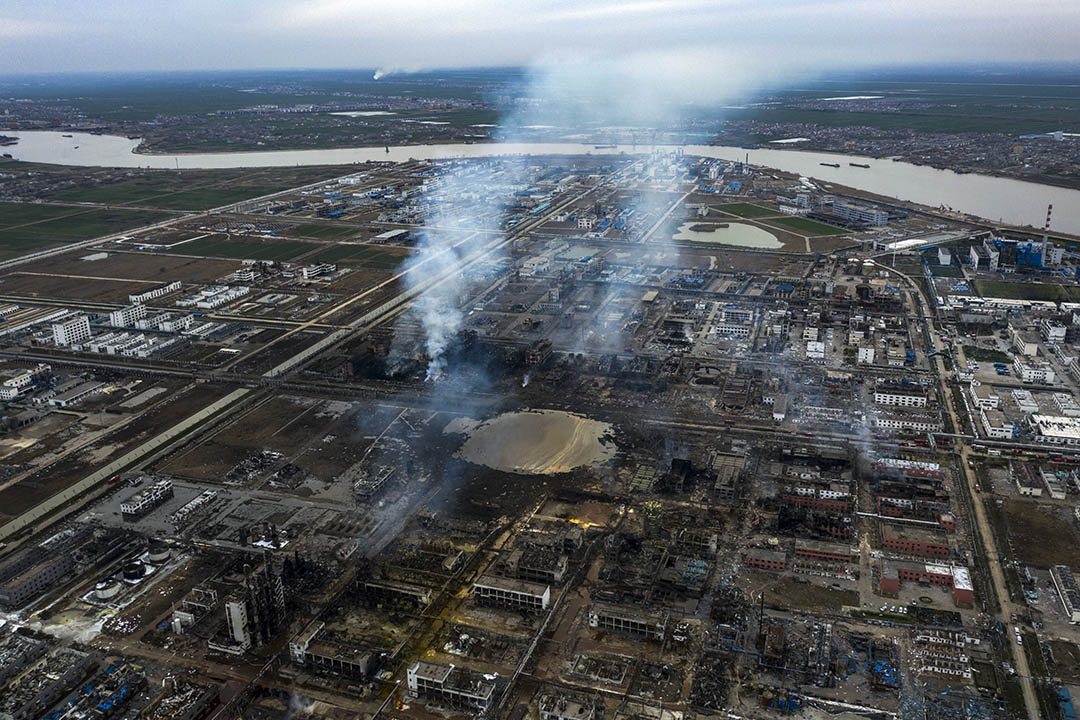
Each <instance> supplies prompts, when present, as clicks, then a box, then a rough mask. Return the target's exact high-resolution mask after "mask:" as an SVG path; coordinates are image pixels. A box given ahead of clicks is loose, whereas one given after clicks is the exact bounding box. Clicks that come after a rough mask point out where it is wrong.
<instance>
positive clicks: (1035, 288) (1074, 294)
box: [975, 280, 1080, 302]
mask: <svg viewBox="0 0 1080 720" xmlns="http://www.w3.org/2000/svg"><path fill="white" fill-rule="evenodd" d="M975 289H976V290H977V291H978V292H979V294H980V295H982V296H983V297H995V298H1008V299H1012V300H1050V301H1056V302H1060V301H1062V300H1066V301H1075V300H1078V299H1080V287H1076V286H1071V285H1068V286H1067V285H1049V284H1043V283H1019V282H1006V281H1003V280H976V281H975Z"/></svg>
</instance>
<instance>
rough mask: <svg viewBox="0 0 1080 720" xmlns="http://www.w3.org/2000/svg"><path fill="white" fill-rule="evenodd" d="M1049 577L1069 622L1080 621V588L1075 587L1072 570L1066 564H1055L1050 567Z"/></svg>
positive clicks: (1075, 622) (1074, 623)
mask: <svg viewBox="0 0 1080 720" xmlns="http://www.w3.org/2000/svg"><path fill="white" fill-rule="evenodd" d="M1050 578H1051V579H1052V580H1053V581H1054V589H1055V590H1057V593H1058V598H1059V599H1060V600H1061V605H1062V607H1064V608H1065V615H1066V616H1067V617H1068V618H1069V623H1071V624H1073V625H1076V624H1077V623H1080V588H1077V585H1076V578H1075V577H1073V572H1072V570H1071V569H1070V568H1069V566H1068V565H1055V566H1054V567H1053V568H1051V569H1050Z"/></svg>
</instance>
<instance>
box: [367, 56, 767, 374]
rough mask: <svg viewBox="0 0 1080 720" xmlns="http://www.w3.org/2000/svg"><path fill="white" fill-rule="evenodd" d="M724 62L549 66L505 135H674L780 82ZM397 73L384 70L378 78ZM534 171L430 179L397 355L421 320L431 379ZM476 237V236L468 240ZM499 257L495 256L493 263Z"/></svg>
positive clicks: (504, 168) (510, 168) (470, 171)
mask: <svg viewBox="0 0 1080 720" xmlns="http://www.w3.org/2000/svg"><path fill="white" fill-rule="evenodd" d="M722 60H723V64H722V65H721V64H719V63H720V62H721V58H718V57H717V56H716V55H715V53H713V51H711V50H694V49H693V48H691V49H689V50H685V49H684V50H681V51H680V52H679V53H677V54H672V53H656V52H649V53H640V54H636V55H629V56H626V57H622V58H618V59H611V58H600V59H597V58H588V57H578V58H566V57H560V58H558V59H557V60H556V61H551V62H541V63H539V64H537V65H536V66H535V67H533V68H531V69H530V71H529V72H528V74H527V75H528V81H527V82H526V84H525V87H524V89H523V90H522V91H521V92H520V93H518V94H517V96H516V97H515V100H514V103H513V107H512V108H511V109H510V110H509V112H508V114H507V115H506V116H504V117H503V118H502V119H501V120H500V123H499V128H498V130H497V131H496V136H495V139H496V140H497V141H498V142H521V141H523V140H527V139H530V138H532V137H533V136H534V135H535V133H536V131H537V129H550V128H557V129H559V130H560V131H566V132H567V133H585V134H590V135H591V136H593V137H599V135H598V133H600V134H602V133H604V132H607V131H608V130H610V129H620V128H621V129H626V128H633V129H636V130H641V131H642V132H644V133H648V132H653V133H655V132H664V131H666V130H667V129H670V128H675V127H677V126H678V125H679V123H680V121H681V119H682V118H683V117H684V114H685V113H686V112H687V111H688V110H689V109H690V108H693V107H698V108H700V106H702V105H714V104H715V103H718V102H723V101H726V100H729V99H731V98H734V97H736V96H738V95H740V94H743V93H746V92H747V91H748V90H749V88H750V87H752V86H753V84H754V83H769V82H773V81H775V77H773V76H771V75H770V68H769V67H768V66H767V65H766V66H764V70H763V67H762V66H759V67H756V68H755V71H754V72H752V73H751V72H744V70H745V68H743V67H741V66H740V64H739V63H738V62H737V61H736V60H735V59H733V58H731V57H724V58H723V59H722ZM387 72H389V71H387V70H385V69H383V70H380V73H381V74H380V73H377V76H379V77H382V76H384V75H385V74H386V73H387ZM527 168H528V164H527V163H525V162H522V161H520V160H518V161H513V160H511V159H504V160H501V161H500V160H488V161H480V162H471V163H466V162H462V163H451V164H449V165H448V166H446V167H445V169H444V171H443V172H442V173H441V174H440V175H439V176H438V177H437V178H436V179H434V180H432V181H429V189H428V190H427V192H426V195H425V197H424V200H423V202H424V203H425V212H424V218H423V222H424V228H423V229H422V230H421V231H420V239H419V242H418V245H417V250H418V253H417V257H415V258H414V259H413V261H412V262H414V263H419V264H417V265H416V267H415V268H414V269H413V270H412V271H411V272H410V273H408V274H407V275H406V276H405V277H406V282H407V283H408V285H409V287H410V288H411V289H412V290H414V291H416V292H419V293H422V294H421V295H420V296H419V298H418V299H417V301H416V302H414V303H413V305H412V306H411V308H410V310H409V311H408V312H407V313H406V315H405V316H404V319H405V322H404V323H401V324H399V326H398V327H399V333H398V334H399V337H398V342H396V343H395V351H401V350H404V348H405V347H406V342H405V340H406V338H404V337H400V336H403V335H404V334H405V333H403V332H401V329H402V328H403V327H404V326H406V325H415V326H419V328H420V331H421V332H422V333H423V343H422V344H423V348H424V352H425V353H426V355H427V358H428V367H427V377H428V379H429V380H437V379H439V378H440V377H442V376H443V374H444V373H445V372H446V370H447V367H446V357H445V354H446V352H447V349H448V347H449V346H450V344H451V343H452V341H453V339H454V337H455V335H456V334H457V333H458V332H459V331H460V330H461V329H462V322H463V319H464V318H463V315H462V312H461V310H460V307H461V303H462V301H463V300H464V299H465V298H464V297H463V294H464V292H465V290H466V289H467V287H468V283H467V282H466V280H465V277H464V270H465V265H467V264H469V262H470V261H471V259H473V258H474V257H475V253H477V252H478V251H479V249H480V248H481V247H482V246H484V245H486V244H489V243H493V242H495V241H497V240H498V238H499V237H500V233H502V232H503V231H505V229H506V228H504V227H503V221H504V214H505V211H506V209H507V207H509V205H510V203H511V202H512V200H513V195H514V193H515V192H517V191H519V190H522V189H525V188H526V187H528V180H529V177H528V174H527ZM646 197H647V196H646ZM650 209H651V208H650ZM469 233H476V236H475V237H473V238H472V239H470V240H467V241H463V239H464V238H465V237H466V236H467V235H468V234H469ZM499 259H500V258H499V256H498V253H497V252H492V253H489V254H488V255H487V257H486V258H485V261H486V262H497V261H498V260H499ZM618 341H619V340H618V338H616V339H615V340H613V341H607V342H605V343H604V344H605V345H612V346H613V345H614V344H617V343H618Z"/></svg>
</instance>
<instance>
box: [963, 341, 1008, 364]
mask: <svg viewBox="0 0 1080 720" xmlns="http://www.w3.org/2000/svg"><path fill="white" fill-rule="evenodd" d="M964 357H966V358H967V359H969V360H975V361H977V362H1003V363H1008V364H1009V365H1012V356H1010V355H1009V354H1008V353H1003V352H1001V351H1000V350H991V349H989V348H981V347H976V346H974V345H965V346H964Z"/></svg>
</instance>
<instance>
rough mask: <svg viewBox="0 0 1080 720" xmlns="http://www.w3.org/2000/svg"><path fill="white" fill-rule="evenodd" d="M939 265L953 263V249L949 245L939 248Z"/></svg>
mask: <svg viewBox="0 0 1080 720" xmlns="http://www.w3.org/2000/svg"><path fill="white" fill-rule="evenodd" d="M937 260H938V265H952V250H950V249H949V248H947V247H939V248H938V249H937Z"/></svg>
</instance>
